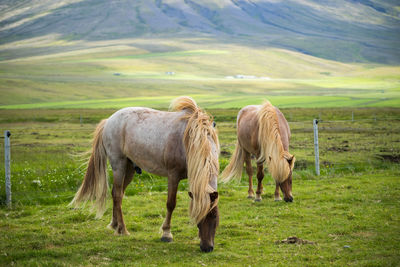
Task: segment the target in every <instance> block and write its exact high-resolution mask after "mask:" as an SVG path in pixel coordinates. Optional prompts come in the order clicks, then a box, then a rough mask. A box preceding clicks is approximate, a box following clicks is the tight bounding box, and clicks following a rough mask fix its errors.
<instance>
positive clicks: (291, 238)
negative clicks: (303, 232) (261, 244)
mask: <svg viewBox="0 0 400 267" xmlns="http://www.w3.org/2000/svg"><path fill="white" fill-rule="evenodd" d="M275 244H300V245H303V244H311V245H314V244H315V242H314V241H309V240H305V239H301V238H298V237H297V236H289V237H288V238H286V239H283V240H278V241H275Z"/></svg>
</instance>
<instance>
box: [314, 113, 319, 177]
mask: <svg viewBox="0 0 400 267" xmlns="http://www.w3.org/2000/svg"><path fill="white" fill-rule="evenodd" d="M313 126H314V152H315V173H316V174H317V175H319V148H318V120H317V119H314V120H313Z"/></svg>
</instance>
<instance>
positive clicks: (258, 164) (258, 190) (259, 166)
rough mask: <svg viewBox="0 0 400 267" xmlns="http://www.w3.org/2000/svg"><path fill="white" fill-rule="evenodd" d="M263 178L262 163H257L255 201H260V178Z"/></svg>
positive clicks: (261, 188) (261, 189)
mask: <svg viewBox="0 0 400 267" xmlns="http://www.w3.org/2000/svg"><path fill="white" fill-rule="evenodd" d="M263 178H264V165H263V164H262V163H261V164H260V163H257V180H258V185H257V191H256V199H255V201H261V194H262V191H263V186H262V180H263Z"/></svg>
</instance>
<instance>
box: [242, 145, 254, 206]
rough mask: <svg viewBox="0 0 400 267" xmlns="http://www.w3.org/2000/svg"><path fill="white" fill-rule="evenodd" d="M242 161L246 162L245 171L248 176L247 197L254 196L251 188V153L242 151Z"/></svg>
mask: <svg viewBox="0 0 400 267" xmlns="http://www.w3.org/2000/svg"><path fill="white" fill-rule="evenodd" d="M244 161H245V162H246V172H247V175H248V176H249V190H248V191H247V192H248V195H247V198H251V199H253V198H254V190H253V168H252V167H251V155H250V153H248V152H244Z"/></svg>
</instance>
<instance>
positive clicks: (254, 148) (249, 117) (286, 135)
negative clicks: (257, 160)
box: [237, 105, 290, 156]
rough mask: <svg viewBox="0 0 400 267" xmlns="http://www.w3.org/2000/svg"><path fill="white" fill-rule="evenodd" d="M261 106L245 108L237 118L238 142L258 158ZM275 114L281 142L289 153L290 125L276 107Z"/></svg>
mask: <svg viewBox="0 0 400 267" xmlns="http://www.w3.org/2000/svg"><path fill="white" fill-rule="evenodd" d="M260 108H261V105H249V106H245V107H243V108H242V109H241V110H240V111H239V113H238V116H237V132H238V140H239V142H240V144H241V145H242V146H243V148H244V149H245V150H246V151H247V152H249V153H251V154H254V155H256V156H257V153H258V152H259V144H258V128H259V126H258V118H257V113H258V111H259V110H260ZM274 108H275V112H276V115H277V118H278V124H279V132H280V134H281V140H282V144H283V148H284V149H285V150H286V151H289V139H290V128H289V124H288V122H287V120H286V118H285V116H284V115H283V113H282V112H281V111H280V110H279V109H278V108H277V107H275V106H274Z"/></svg>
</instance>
